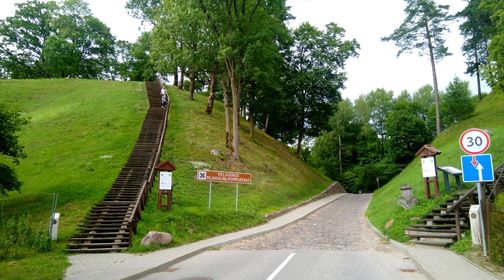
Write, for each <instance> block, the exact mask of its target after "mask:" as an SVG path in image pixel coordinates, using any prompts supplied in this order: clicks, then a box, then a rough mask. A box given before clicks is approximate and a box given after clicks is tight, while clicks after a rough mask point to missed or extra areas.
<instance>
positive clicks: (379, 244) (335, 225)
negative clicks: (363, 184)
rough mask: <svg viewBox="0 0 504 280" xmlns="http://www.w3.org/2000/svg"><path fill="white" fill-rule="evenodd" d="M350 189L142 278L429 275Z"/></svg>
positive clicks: (198, 279) (365, 198) (269, 279)
mask: <svg viewBox="0 0 504 280" xmlns="http://www.w3.org/2000/svg"><path fill="white" fill-rule="evenodd" d="M370 198H371V196H370V195H368V194H365V195H352V194H348V195H346V196H344V197H342V198H340V199H338V200H335V201H334V202H333V203H331V204H329V205H327V206H325V207H323V208H322V209H320V210H318V211H316V212H314V213H312V214H311V215H309V216H307V217H305V218H304V219H301V220H300V221H298V222H296V223H294V224H291V225H289V226H287V227H285V228H283V229H280V230H277V231H274V232H270V233H267V234H264V235H261V236H258V237H254V238H249V239H245V240H242V241H239V242H235V243H232V244H229V245H226V246H224V247H222V248H216V250H213V251H207V252H204V253H202V254H199V255H197V256H195V257H193V258H190V259H188V260H185V261H183V262H180V263H178V264H175V265H173V266H172V267H170V268H167V269H166V270H165V271H163V272H159V273H155V274H151V275H149V276H147V277H145V278H143V279H148V280H156V279H184V280H189V279H192V280H202V279H219V280H220V279H224V280H226V279H230V280H231V279H233V280H235V279H251V280H252V279H266V280H273V279H275V280H282V279H285V280H286V279H291V280H293V279H377V280H380V279H387V280H389V279H398V280H399V279H415V280H416V279H418V280H420V279H422V280H423V279H426V277H425V275H423V274H421V273H420V272H419V271H418V269H417V268H416V267H415V265H414V264H413V262H412V261H411V260H410V259H408V257H407V256H406V255H404V254H403V253H402V252H399V251H397V249H395V247H393V246H392V245H390V244H389V243H388V242H387V241H385V240H382V239H381V238H380V237H379V236H378V235H377V234H376V233H374V232H373V231H372V229H371V228H370V227H369V226H368V225H367V222H366V219H365V216H364V211H365V209H366V207H367V204H368V202H369V200H370Z"/></svg>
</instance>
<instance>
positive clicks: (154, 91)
mask: <svg viewBox="0 0 504 280" xmlns="http://www.w3.org/2000/svg"><path fill="white" fill-rule="evenodd" d="M145 84H146V88H147V96H148V99H149V109H148V111H147V114H146V116H145V120H144V122H143V124H142V128H141V130H140V135H139V137H138V139H137V142H136V144H135V147H134V148H133V151H132V153H131V155H130V157H129V159H128V162H127V163H126V164H125V165H124V167H123V168H122V170H121V172H120V173H119V175H118V176H117V178H116V180H115V181H114V183H113V184H112V186H111V188H110V189H109V191H108V192H107V194H106V195H105V197H104V199H103V200H102V201H101V202H99V203H98V204H96V205H95V206H94V207H93V208H92V209H91V211H90V213H89V214H88V215H87V216H86V218H85V220H84V221H83V222H82V223H81V224H80V225H79V227H78V232H77V233H76V234H74V236H73V237H72V238H70V240H69V243H68V244H67V251H68V252H72V253H104V252H120V251H123V250H126V249H127V248H129V246H130V245H131V238H132V235H133V234H134V233H135V232H136V224H137V222H138V220H140V212H141V210H142V209H143V208H144V205H145V203H146V200H147V194H148V190H149V188H150V187H151V186H152V181H153V179H154V166H155V165H156V164H157V163H158V161H159V155H160V151H161V146H162V144H163V138H164V133H165V128H166V119H167V118H166V117H167V113H168V111H167V110H166V109H163V108H161V97H160V90H161V85H160V84H159V83H158V82H146V83H145Z"/></svg>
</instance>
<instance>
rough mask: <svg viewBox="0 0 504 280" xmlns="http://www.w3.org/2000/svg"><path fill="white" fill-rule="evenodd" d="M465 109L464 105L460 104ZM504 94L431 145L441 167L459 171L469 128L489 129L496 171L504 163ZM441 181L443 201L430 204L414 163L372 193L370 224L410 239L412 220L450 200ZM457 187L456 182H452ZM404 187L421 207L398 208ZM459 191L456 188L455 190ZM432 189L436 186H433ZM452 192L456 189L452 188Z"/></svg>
mask: <svg viewBox="0 0 504 280" xmlns="http://www.w3.org/2000/svg"><path fill="white" fill-rule="evenodd" d="M460 106H464V104H460ZM503 124H504V94H503V93H493V94H490V95H488V96H486V97H485V98H484V100H483V101H481V102H480V103H479V104H478V106H477V107H476V110H475V112H474V114H473V115H472V117H471V118H469V119H467V120H465V121H462V122H460V123H458V124H455V125H453V126H451V127H450V128H449V129H447V130H446V131H444V132H443V133H441V134H440V135H439V136H438V137H437V138H436V139H435V140H434V141H433V142H432V145H433V146H434V147H436V148H438V149H439V150H441V151H442V154H441V155H439V156H437V158H436V159H437V163H438V165H439V166H443V165H450V166H454V167H456V168H459V169H460V168H461V166H460V156H462V155H465V154H464V153H463V151H462V150H461V149H460V147H459V143H458V141H459V137H460V134H461V133H462V132H463V131H464V130H466V129H468V128H473V127H475V128H482V129H486V130H487V131H488V132H489V134H490V138H491V145H490V148H489V149H488V151H487V153H490V154H492V156H493V164H494V168H495V167H496V166H497V165H499V164H500V163H501V162H502V161H504V125H503ZM438 176H441V177H440V178H439V179H440V189H441V191H442V196H441V198H440V199H433V200H429V201H427V200H426V199H425V195H424V190H423V189H424V185H423V181H422V179H423V178H422V169H421V164H420V160H419V159H418V158H417V159H415V160H413V161H412V162H411V163H410V164H409V165H408V166H407V168H406V169H404V170H403V172H402V173H401V174H399V175H398V176H396V177H395V178H394V179H393V180H391V181H390V182H389V183H388V184H386V185H385V186H384V187H382V188H381V189H379V190H377V191H376V192H375V193H374V194H373V199H372V201H371V203H370V205H369V208H368V210H367V215H368V217H369V219H370V221H371V222H372V223H373V224H374V225H375V226H376V227H377V228H378V229H379V230H380V231H382V232H383V233H385V234H386V235H387V236H389V237H390V238H392V239H395V240H399V241H406V240H408V237H407V236H406V235H405V234H404V228H405V227H406V226H408V225H409V224H410V223H411V221H410V219H411V218H412V217H419V216H422V215H423V214H426V213H427V212H429V211H430V209H432V208H434V207H435V206H436V205H438V204H440V203H442V201H443V200H444V199H445V198H446V197H447V194H446V192H445V189H444V188H445V187H444V183H443V180H442V175H441V174H438ZM451 181H452V182H451V183H452V184H454V182H453V181H454V179H451ZM402 184H410V185H411V186H413V192H414V194H415V196H416V197H417V198H419V204H418V205H417V206H416V207H414V208H413V209H411V210H403V208H402V207H401V206H399V203H398V200H399V196H400V193H399V188H400V186H401V185H402ZM473 185H474V184H467V185H466V187H468V188H469V187H472V186H473ZM455 189H456V188H455ZM431 190H433V186H432V184H431ZM452 190H453V186H452ZM391 219H393V220H394V224H393V225H392V226H391V227H390V228H388V229H385V224H386V223H387V221H389V220H391Z"/></svg>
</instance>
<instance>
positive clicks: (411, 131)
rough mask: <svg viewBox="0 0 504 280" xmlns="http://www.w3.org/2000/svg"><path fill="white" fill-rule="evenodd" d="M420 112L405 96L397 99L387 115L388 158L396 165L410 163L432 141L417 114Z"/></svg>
mask: <svg viewBox="0 0 504 280" xmlns="http://www.w3.org/2000/svg"><path fill="white" fill-rule="evenodd" d="M418 110H419V108H418V107H417V106H416V104H415V103H414V102H412V100H411V98H410V97H409V95H408V94H405V95H401V96H399V97H398V98H397V100H396V101H395V102H394V106H393V108H392V110H391V111H390V112H389V113H388V114H387V118H386V122H385V127H386V129H387V136H388V138H389V140H388V149H387V150H388V151H387V156H388V157H390V158H391V160H392V162H394V163H398V164H407V163H409V162H410V161H411V160H412V159H413V158H414V157H415V152H416V151H417V150H418V149H419V148H420V147H421V146H422V145H424V144H425V143H428V142H430V140H431V137H430V134H429V133H428V132H427V127H426V125H425V122H424V121H423V120H422V119H421V118H420V117H419V115H418V113H417V112H418Z"/></svg>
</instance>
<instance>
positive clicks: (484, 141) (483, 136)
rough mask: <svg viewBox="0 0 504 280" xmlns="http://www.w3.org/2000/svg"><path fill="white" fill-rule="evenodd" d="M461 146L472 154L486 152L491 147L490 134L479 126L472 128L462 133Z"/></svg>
mask: <svg viewBox="0 0 504 280" xmlns="http://www.w3.org/2000/svg"><path fill="white" fill-rule="evenodd" d="M459 144H460V148H462V150H463V151H464V152H465V153H467V154H471V155H477V154H481V153H484V152H485V151H486V150H487V149H488V147H490V136H488V133H486V132H485V131H484V130H482V129H479V128H470V129H468V130H466V131H464V132H462V135H460V139H459Z"/></svg>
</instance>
